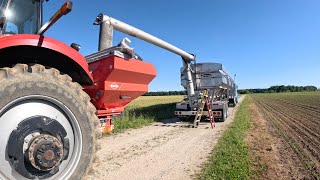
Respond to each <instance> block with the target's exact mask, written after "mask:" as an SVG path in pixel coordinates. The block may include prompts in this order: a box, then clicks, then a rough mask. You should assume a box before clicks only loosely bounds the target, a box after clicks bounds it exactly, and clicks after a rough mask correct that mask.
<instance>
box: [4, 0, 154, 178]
mask: <svg viewBox="0 0 320 180" xmlns="http://www.w3.org/2000/svg"><path fill="white" fill-rule="evenodd" d="M42 3H45V1H43V0H0V84H1V86H0V179H1V180H2V179H19V180H20V179H21V180H24V179H81V178H82V177H84V176H85V175H86V174H87V173H88V172H89V170H90V167H91V166H92V164H93V160H94V159H95V153H96V151H97V145H96V138H97V137H98V136H99V128H98V125H99V119H100V120H101V121H105V122H107V123H108V125H109V126H108V127H110V118H111V116H113V115H117V114H120V113H121V112H122V111H123V110H124V107H125V106H126V105H127V104H128V103H129V102H130V101H132V100H134V99H135V98H136V97H138V96H140V95H142V94H144V93H145V92H147V91H148V84H149V82H150V81H151V80H152V79H153V78H154V77H155V75H156V71H155V68H154V66H153V65H152V64H149V63H146V62H143V61H141V59H139V57H138V56H136V55H135V53H134V51H133V49H132V48H130V47H128V45H127V41H126V39H125V40H124V41H123V42H122V43H120V44H119V45H118V46H116V47H111V48H109V49H100V50H101V51H99V52H98V53H95V54H92V55H90V56H88V57H87V58H85V57H83V56H82V55H81V54H80V53H79V52H78V51H79V48H80V46H79V45H77V44H72V45H71V46H68V45H66V44H64V43H62V42H60V41H57V40H55V39H52V38H49V37H46V36H43V34H44V33H45V31H46V30H47V29H48V28H49V27H50V26H52V25H53V24H54V23H55V22H56V21H57V20H58V19H59V18H60V17H62V16H63V15H66V14H67V13H69V12H70V11H71V9H72V3H71V2H70V1H67V2H66V3H65V4H64V5H63V6H62V7H61V9H59V10H58V11H57V13H55V15H54V16H53V17H52V18H51V19H50V20H49V21H48V22H47V23H45V24H42ZM86 60H87V61H86Z"/></svg>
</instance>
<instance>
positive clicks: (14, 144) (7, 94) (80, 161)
mask: <svg viewBox="0 0 320 180" xmlns="http://www.w3.org/2000/svg"><path fill="white" fill-rule="evenodd" d="M0 84H1V85H0V97H1V98H0V165H1V166H0V179H47V178H50V179H81V178H82V177H83V176H85V175H86V174H87V173H88V172H89V170H90V168H91V166H92V164H93V159H94V155H95V152H96V151H97V146H96V138H97V137H98V128H97V125H98V119H97V117H96V115H95V111H96V110H95V107H94V106H93V105H92V104H91V103H90V98H89V97H88V95H87V94H86V93H84V92H83V91H82V87H81V86H80V85H79V84H77V83H75V82H72V79H71V78H70V77H69V76H68V75H61V74H60V72H59V71H58V70H56V69H53V68H50V69H46V68H45V67H44V66H42V65H39V64H36V65H33V66H28V65H26V64H17V65H15V66H14V67H13V68H0Z"/></svg>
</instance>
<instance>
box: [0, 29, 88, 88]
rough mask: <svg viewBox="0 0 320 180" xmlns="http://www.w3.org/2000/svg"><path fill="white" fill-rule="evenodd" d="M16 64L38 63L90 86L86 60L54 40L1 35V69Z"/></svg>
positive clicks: (23, 35)
mask: <svg viewBox="0 0 320 180" xmlns="http://www.w3.org/2000/svg"><path fill="white" fill-rule="evenodd" d="M18 63H26V64H28V63H39V64H42V65H44V66H48V67H53V68H56V69H58V70H59V71H60V72H62V73H65V74H68V75H69V76H71V78H72V79H73V80H74V81H76V82H78V83H80V84H82V85H92V84H93V78H92V75H91V73H90V72H89V66H88V63H87V62H86V59H85V58H84V57H83V56H82V55H81V54H80V53H79V52H78V51H76V50H75V49H73V48H72V47H70V46H68V45H66V44H64V43H63V42H60V41H57V40H55V39H53V38H49V37H45V36H40V35H35V34H18V35H0V67H4V66H10V65H13V64H18Z"/></svg>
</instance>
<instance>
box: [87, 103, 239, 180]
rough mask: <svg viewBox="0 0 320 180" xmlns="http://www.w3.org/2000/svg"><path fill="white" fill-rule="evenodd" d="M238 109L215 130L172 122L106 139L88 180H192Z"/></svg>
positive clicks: (231, 110)
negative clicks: (189, 126)
mask: <svg viewBox="0 0 320 180" xmlns="http://www.w3.org/2000/svg"><path fill="white" fill-rule="evenodd" d="M241 100H242V98H241V99H240V102H241ZM236 109H237V108H236ZM236 109H233V108H229V114H230V116H229V118H228V119H227V120H226V121H225V122H223V123H216V127H215V128H214V129H211V126H210V123H206V122H202V123H200V125H199V127H198V128H195V129H193V128H188V127H186V125H187V124H186V123H184V122H183V123H182V122H178V121H177V119H170V120H167V121H164V122H161V123H154V124H152V125H150V126H147V127H144V128H141V129H133V130H129V131H127V132H125V133H121V134H117V135H114V136H109V137H104V138H102V139H100V143H101V146H102V149H101V150H100V151H99V152H98V161H97V163H95V164H94V168H93V171H92V172H91V176H89V179H106V178H107V179H139V180H141V179H192V178H193V177H194V176H195V174H196V173H198V172H199V170H200V167H201V164H202V163H204V162H205V161H206V158H207V157H208V156H209V154H210V153H211V152H212V149H213V147H214V145H215V144H216V143H217V140H218V138H219V137H220V136H221V134H222V132H223V131H224V130H225V128H226V127H227V126H228V125H229V124H230V123H231V122H232V120H233V119H234V113H235V111H236Z"/></svg>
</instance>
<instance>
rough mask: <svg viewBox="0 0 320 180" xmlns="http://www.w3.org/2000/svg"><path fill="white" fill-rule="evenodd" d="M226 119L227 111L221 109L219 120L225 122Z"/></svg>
mask: <svg viewBox="0 0 320 180" xmlns="http://www.w3.org/2000/svg"><path fill="white" fill-rule="evenodd" d="M226 119H227V111H224V110H223V116H222V119H221V122H225V121H226Z"/></svg>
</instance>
